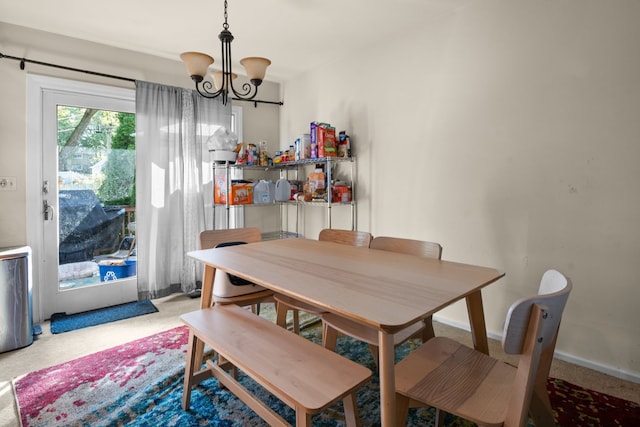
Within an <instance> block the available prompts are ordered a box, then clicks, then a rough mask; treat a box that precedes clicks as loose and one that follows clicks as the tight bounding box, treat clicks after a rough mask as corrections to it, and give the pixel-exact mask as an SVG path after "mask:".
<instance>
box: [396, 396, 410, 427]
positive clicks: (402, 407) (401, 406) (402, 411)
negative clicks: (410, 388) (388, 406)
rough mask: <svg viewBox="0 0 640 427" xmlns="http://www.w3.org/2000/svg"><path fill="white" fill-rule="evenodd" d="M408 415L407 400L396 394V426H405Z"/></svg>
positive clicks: (405, 397)
mask: <svg viewBox="0 0 640 427" xmlns="http://www.w3.org/2000/svg"><path fill="white" fill-rule="evenodd" d="M408 414H409V398H408V397H407V396H403V395H401V394H398V393H396V424H397V425H399V426H406V425H407V415H408Z"/></svg>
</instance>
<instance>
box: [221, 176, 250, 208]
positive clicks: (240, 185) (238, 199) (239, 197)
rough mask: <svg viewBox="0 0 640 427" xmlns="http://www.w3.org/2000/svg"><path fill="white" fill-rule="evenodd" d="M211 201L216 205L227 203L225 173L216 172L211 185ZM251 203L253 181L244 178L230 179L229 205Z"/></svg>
mask: <svg viewBox="0 0 640 427" xmlns="http://www.w3.org/2000/svg"><path fill="white" fill-rule="evenodd" d="M213 201H214V203H215V204H217V205H224V204H226V203H227V175H226V174H225V173H221V174H216V175H215V177H214V185H213ZM251 203H253V183H251V182H249V181H244V180H232V181H231V196H230V198H229V204H230V205H247V204H251Z"/></svg>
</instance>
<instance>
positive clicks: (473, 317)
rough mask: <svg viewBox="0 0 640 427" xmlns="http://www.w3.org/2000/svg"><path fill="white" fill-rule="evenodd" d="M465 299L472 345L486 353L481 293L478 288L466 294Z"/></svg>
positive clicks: (485, 333) (487, 350)
mask: <svg viewBox="0 0 640 427" xmlns="http://www.w3.org/2000/svg"><path fill="white" fill-rule="evenodd" d="M466 300H467V313H468V314H469V324H470V326H471V336H472V337H473V347H474V348H475V349H476V350H478V351H481V352H483V353H484V354H487V355H488V354H489V342H488V341H487V327H486V325H485V322H484V308H483V307H482V294H481V293H480V290H477V291H475V292H474V293H472V294H470V295H469V296H467V298H466Z"/></svg>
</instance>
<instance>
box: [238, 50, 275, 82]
mask: <svg viewBox="0 0 640 427" xmlns="http://www.w3.org/2000/svg"><path fill="white" fill-rule="evenodd" d="M240 64H241V65H242V66H243V67H244V69H245V70H246V71H247V77H249V80H260V81H262V80H264V75H265V74H266V73H267V67H268V66H269V65H271V61H269V60H268V59H267V58H259V57H256V56H251V57H249V58H243V59H241V60H240Z"/></svg>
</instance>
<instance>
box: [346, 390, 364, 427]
mask: <svg viewBox="0 0 640 427" xmlns="http://www.w3.org/2000/svg"><path fill="white" fill-rule="evenodd" d="M342 405H343V407H344V419H345V422H346V424H347V427H359V426H360V417H359V416H358V404H357V403H356V393H355V392H353V393H350V394H348V395H346V396H345V397H344V399H342Z"/></svg>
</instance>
